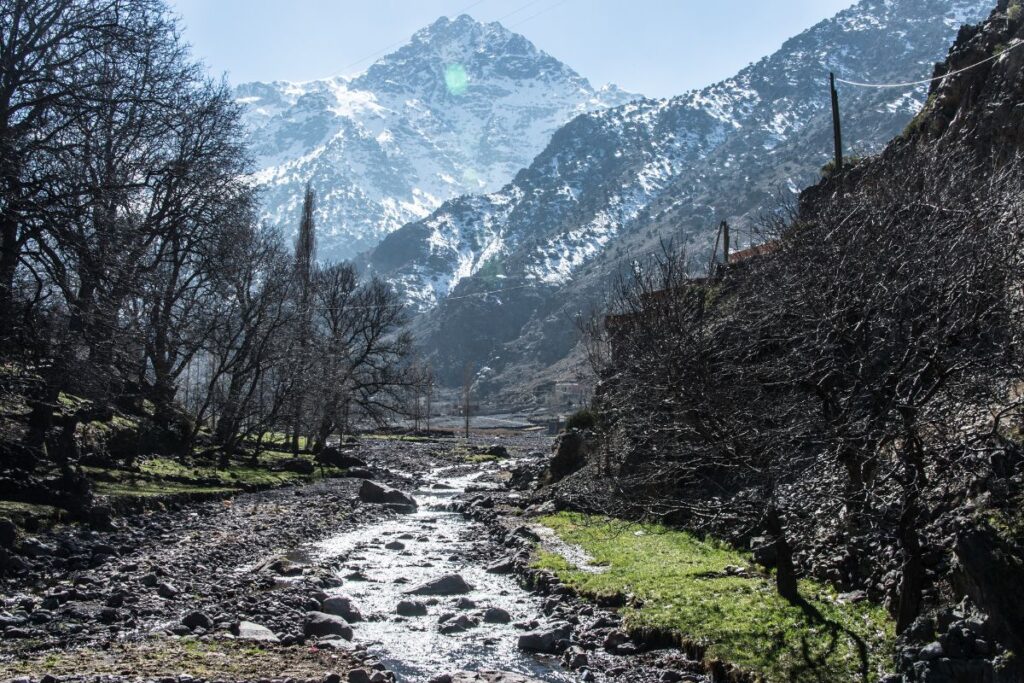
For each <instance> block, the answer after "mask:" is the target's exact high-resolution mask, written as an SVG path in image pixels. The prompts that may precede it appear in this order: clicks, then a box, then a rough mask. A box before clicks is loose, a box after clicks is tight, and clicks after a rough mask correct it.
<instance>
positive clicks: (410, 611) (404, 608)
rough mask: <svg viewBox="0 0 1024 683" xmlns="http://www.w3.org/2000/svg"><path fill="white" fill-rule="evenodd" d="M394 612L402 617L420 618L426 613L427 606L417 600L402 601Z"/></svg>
mask: <svg viewBox="0 0 1024 683" xmlns="http://www.w3.org/2000/svg"><path fill="white" fill-rule="evenodd" d="M395 612H396V613H397V614H399V615H400V616H403V617H422V616H424V615H425V614H426V613H427V605H426V604H425V603H422V602H420V601H419V600H402V601H401V602H399V603H398V607H396V608H395Z"/></svg>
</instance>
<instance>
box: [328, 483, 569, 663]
mask: <svg viewBox="0 0 1024 683" xmlns="http://www.w3.org/2000/svg"><path fill="white" fill-rule="evenodd" d="M450 470H451V468H441V469H438V470H434V471H433V472H432V473H431V475H430V477H428V479H427V482H426V484H425V485H424V486H423V487H422V488H421V489H420V490H418V491H415V492H413V496H414V497H415V498H416V501H417V502H418V503H419V511H418V512H416V513H415V514H409V515H401V516H399V517H397V518H394V519H389V520H387V521H384V522H380V523H377V524H373V525H370V526H368V527H365V528H362V529H359V530H358V531H355V532H347V533H345V534H339V535H338V536H335V537H333V538H329V539H327V540H326V541H323V542H322V543H320V544H319V548H318V551H319V553H321V554H322V556H323V557H340V558H343V560H344V561H343V569H342V570H341V572H340V574H341V576H342V577H351V575H352V574H353V573H355V572H358V573H359V574H361V575H362V576H363V577H365V580H357V579H353V578H346V579H345V585H344V587H343V588H341V589H338V591H336V592H338V593H341V594H345V595H349V596H351V597H352V599H353V602H354V603H355V605H356V606H357V607H358V608H359V610H360V611H361V612H362V615H363V619H364V620H363V621H360V622H358V623H356V624H354V625H353V626H354V629H355V632H356V635H355V640H356V641H357V642H361V643H365V644H367V645H368V647H369V649H370V651H371V652H373V653H374V654H375V655H377V656H378V657H380V659H381V661H382V662H383V663H384V665H385V666H387V668H388V669H390V670H391V671H393V672H395V674H396V676H397V678H398V680H399V681H402V682H410V683H412V682H416V683H419V682H425V681H428V680H429V679H430V678H431V677H432V676H435V675H437V674H440V673H450V672H455V671H459V670H468V671H478V670H483V669H488V670H498V671H509V672H515V673H519V674H524V675H527V676H532V677H535V678H538V679H540V680H543V681H550V682H552V683H565V682H567V681H572V680H575V679H574V677H572V676H571V675H570V674H568V673H567V672H565V670H564V669H562V667H561V666H560V665H559V663H558V661H557V660H556V659H554V658H542V657H535V656H533V655H531V654H529V653H526V652H521V651H520V650H519V649H518V648H517V647H516V642H517V639H518V636H519V634H520V633H521V632H522V631H520V630H519V629H517V628H515V627H514V626H513V625H512V623H514V622H516V621H520V620H529V619H534V618H537V617H538V616H539V615H540V614H541V610H540V599H539V598H537V597H536V596H534V595H532V594H531V593H529V592H528V591H526V590H524V589H523V588H522V587H520V586H519V585H518V584H517V583H516V581H515V579H514V578H512V577H511V576H508V575H499V574H488V573H487V572H486V571H485V566H486V565H487V564H489V563H491V562H494V561H496V560H498V559H500V558H501V557H502V553H501V552H500V549H494V551H493V554H491V555H490V556H488V555H487V554H486V550H487V548H488V546H487V545H486V539H487V532H486V530H485V529H484V528H483V526H482V525H480V524H479V523H477V522H473V521H471V520H468V519H466V518H465V517H463V515H461V514H460V513H455V512H450V511H447V510H446V509H445V506H446V505H447V503H449V502H450V501H451V499H452V498H453V497H454V496H455V495H457V494H459V493H461V492H463V491H464V490H465V489H466V487H467V486H469V485H470V484H471V483H473V481H474V480H475V479H476V478H477V477H479V476H481V474H483V472H477V473H475V474H473V475H469V476H454V474H452V473H451V472H450ZM441 486H444V487H447V488H440V487H441ZM396 540H397V541H399V542H400V543H402V544H403V545H404V546H405V547H404V549H388V548H385V544H388V543H390V542H392V541H396ZM482 550H483V551H485V554H484V556H483V557H481V556H480V552H481V551H482ZM445 574H459V575H461V576H462V577H463V578H464V579H465V580H466V581H467V582H468V583H469V584H470V585H471V586H473V590H472V591H471V592H470V593H468V594H466V595H465V596H438V597H437V598H436V599H437V601H438V603H437V604H436V605H430V606H428V613H427V615H426V616H417V617H401V616H398V615H397V614H396V612H395V608H396V606H397V605H398V603H399V602H400V601H401V600H410V599H411V600H422V601H425V602H426V601H428V600H429V598H428V597H427V596H414V595H408V594H407V593H406V592H407V591H409V590H410V589H412V588H413V587H415V586H417V585H419V584H421V583H424V582H426V581H429V580H431V579H435V578H437V577H440V576H442V575H445ZM459 597H466V598H469V599H470V600H472V601H473V602H474V603H475V607H473V608H470V609H466V610H460V609H459V608H458V607H456V604H455V603H456V602H457V601H458V600H459ZM487 607H500V608H501V609H504V610H506V611H507V612H508V613H509V614H510V615H511V617H512V619H511V623H508V624H494V623H485V622H483V620H482V619H481V620H480V624H479V626H476V627H474V628H469V629H468V630H466V631H464V632H459V633H452V634H447V635H446V634H442V633H440V632H439V631H438V626H439V624H438V618H439V617H440V616H441V615H443V614H447V613H455V614H456V615H458V614H459V613H465V614H467V615H469V616H473V615H476V616H479V615H480V612H482V610H484V609H486V608H487Z"/></svg>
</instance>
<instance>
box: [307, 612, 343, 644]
mask: <svg viewBox="0 0 1024 683" xmlns="http://www.w3.org/2000/svg"><path fill="white" fill-rule="evenodd" d="M302 634H303V635H304V636H306V637H307V638H310V637H320V636H341V637H342V638H344V639H345V640H352V627H351V626H349V625H348V622H347V621H345V620H344V619H342V618H341V617H339V616H335V615H333V614H326V613H324V612H306V620H305V622H303V624H302Z"/></svg>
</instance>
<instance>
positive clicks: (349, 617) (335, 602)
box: [320, 595, 363, 622]
mask: <svg viewBox="0 0 1024 683" xmlns="http://www.w3.org/2000/svg"><path fill="white" fill-rule="evenodd" d="M320 611H321V612H326V613H327V614H333V615H335V616H338V617H341V618H342V619H344V620H345V621H349V622H352V621H362V620H363V615H362V614H360V612H359V608H357V607H356V606H355V604H354V603H353V602H352V598H351V597H349V596H348V595H333V596H331V597H329V598H327V599H326V600H324V601H323V602H321V603H320Z"/></svg>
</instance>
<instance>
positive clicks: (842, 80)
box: [836, 40, 1024, 88]
mask: <svg viewBox="0 0 1024 683" xmlns="http://www.w3.org/2000/svg"><path fill="white" fill-rule="evenodd" d="M1021 45H1024V40H1018V41H1017V42H1015V43H1014V44H1012V45H1010V46H1009V47H1007V48H1006V49H1004V50H1002V51H1001V52H998V53H996V54H994V55H990V56H988V57H986V58H985V59H982V60H981V61H979V62H975V63H974V64H971V65H970V66H965V67H963V68H962V69H957V70H956V71H950V72H949V73H946V74H942V75H941V76H935V77H934V78H925V79H922V80H920V81H908V82H906V83H862V82H860V81H849V80H846V79H845V78H839V77H838V76H836V83H845V84H846V85H852V86H856V87H858V88H909V87H911V86H915V85H925V84H927V83H934V82H935V81H941V80H942V79H944V78H949V77H950V76H956V75H957V74H962V73H964V72H965V71H970V70H971V69H974V68H976V67H979V66H981V65H982V64H987V63H988V62H991V61H994V60H996V59H999V58H1000V57H1002V56H1003V55H1005V54H1007V53H1008V52H1010V51H1011V50H1015V49H1017V48H1018V47H1020V46H1021Z"/></svg>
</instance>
